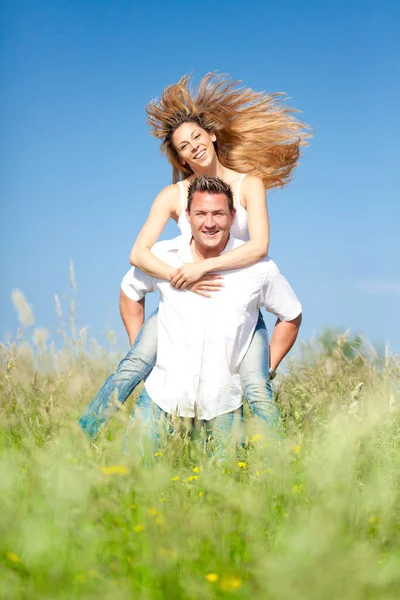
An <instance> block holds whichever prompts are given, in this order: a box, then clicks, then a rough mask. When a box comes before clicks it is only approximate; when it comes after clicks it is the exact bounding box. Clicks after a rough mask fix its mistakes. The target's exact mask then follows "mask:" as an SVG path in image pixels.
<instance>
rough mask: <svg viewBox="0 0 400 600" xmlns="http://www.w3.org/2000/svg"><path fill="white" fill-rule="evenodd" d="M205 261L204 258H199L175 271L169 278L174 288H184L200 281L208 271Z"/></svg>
mask: <svg viewBox="0 0 400 600" xmlns="http://www.w3.org/2000/svg"><path fill="white" fill-rule="evenodd" d="M204 262H205V261H203V260H199V261H197V262H190V263H185V264H184V265H182V266H181V267H179V269H177V270H176V271H175V273H172V275H171V277H170V278H169V281H170V284H171V285H172V286H173V287H174V288H177V289H180V290H184V289H185V288H187V287H188V285H190V284H191V283H195V282H196V281H199V279H201V278H202V277H203V275H205V274H206V272H207V270H206V269H205V268H204V264H202V263H204Z"/></svg>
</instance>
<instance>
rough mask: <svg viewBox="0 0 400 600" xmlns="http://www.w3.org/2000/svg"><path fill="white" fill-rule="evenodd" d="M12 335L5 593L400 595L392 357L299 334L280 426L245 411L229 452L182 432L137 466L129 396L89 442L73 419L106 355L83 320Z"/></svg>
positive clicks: (1, 472) (4, 472)
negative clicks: (52, 339)
mask: <svg viewBox="0 0 400 600" xmlns="http://www.w3.org/2000/svg"><path fill="white" fill-rule="evenodd" d="M30 323H31V321H30ZM25 335H26V334H25ZM18 338H19V339H17V340H16V341H14V342H9V343H8V344H5V345H2V347H1V419H0V477H1V484H0V485H1V495H0V503H1V506H0V559H1V571H0V597H2V598H6V599H14V598H21V599H24V600H25V599H31V598H32V599H38V600H39V599H40V600H42V599H45V598H49V599H54V598H60V599H64V598H65V599H70V598H71V599H72V598H73V599H78V598H85V599H91V598H93V599H95V598H96V599H97V598H102V599H104V600H108V599H110V600H111V599H112V600H120V599H125V598H126V599H128V598H129V599H130V598H138V599H153V598H154V599H161V598H171V599H177V600H178V599H196V600H197V599H203V598H204V599H207V598H210V599H211V598H262V599H271V600H292V599H293V600H295V599H296V600H297V599H302V598H306V599H307V600H329V599H332V600H333V599H334V600H337V599H339V598H340V599H341V600H358V599H360V600H361V599H375V598H376V599H379V600H381V599H387V600H389V599H395V598H399V597H400V485H399V484H400V409H399V406H400V386H399V382H400V370H399V363H398V361H397V360H396V359H395V358H393V357H391V356H390V355H389V354H387V355H386V356H384V357H380V356H379V355H377V354H376V353H375V351H374V350H373V349H372V348H370V347H368V346H367V345H365V344H363V343H362V342H361V341H360V340H353V341H351V340H350V339H349V338H348V336H334V335H332V334H331V335H330V339H329V343H327V340H326V336H325V337H324V338H323V339H322V342H314V343H310V344H303V348H302V352H301V356H300V357H299V358H297V359H296V360H292V362H291V363H290V365H289V366H288V369H287V373H286V375H285V376H284V377H282V378H281V380H280V381H279V382H278V384H277V391H276V393H277V399H278V402H279V405H280V407H281V410H282V414H283V417H284V421H285V425H286V431H287V437H286V438H285V439H284V440H282V441H281V442H277V441H274V440H273V439H272V438H271V439H270V438H269V437H268V436H265V435H263V437H261V434H260V433H259V430H258V429H257V427H256V424H255V423H254V420H253V419H251V418H248V419H247V443H246V447H245V448H244V449H243V450H242V452H241V455H240V456H239V457H237V456H236V455H232V454H230V455H229V459H228V461H227V462H226V463H224V464H221V463H220V462H218V461H217V460H216V459H214V458H213V457H212V456H211V457H210V456H209V455H208V453H207V452H204V451H203V450H202V447H201V445H199V444H197V445H192V446H190V445H189V444H188V443H187V441H186V440H185V439H182V438H177V439H172V440H168V443H166V445H165V446H164V447H163V448H162V449H161V450H160V452H159V453H158V454H157V456H155V457H153V458H154V462H155V465H154V467H152V468H144V467H143V465H142V460H141V457H140V456H139V455H138V454H135V453H134V452H131V453H130V454H128V455H124V454H122V453H121V442H122V438H123V436H124V433H125V430H126V425H127V423H128V421H129V414H130V411H131V407H132V404H133V402H134V401H135V397H133V398H131V400H130V401H129V402H128V404H127V406H126V408H125V409H123V410H121V411H120V412H119V413H118V415H117V416H116V417H115V418H114V419H113V421H112V422H111V423H110V424H109V425H108V426H107V428H105V429H104V431H102V432H101V434H100V435H99V436H98V438H97V439H96V440H95V441H94V442H93V443H90V442H88V441H87V439H86V438H85V437H84V435H83V434H82V432H81V431H80V429H79V427H78V425H77V423H76V420H77V418H78V416H79V415H80V414H81V412H82V411H83V409H84V408H85V407H86V405H87V403H88V402H89V400H90V399H91V397H92V396H93V394H94V393H95V391H97V389H98V387H99V386H100V385H101V383H102V382H103V379H104V378H105V377H106V375H107V374H108V372H109V370H110V369H111V368H112V366H113V365H114V364H116V362H117V358H116V356H115V355H114V354H112V353H110V352H106V351H105V350H101V349H99V348H98V347H96V348H95V347H93V346H92V347H91V348H89V349H88V344H87V341H86V340H85V335H84V332H81V333H80V335H79V334H76V335H75V337H74V338H73V339H72V340H71V339H69V340H68V339H67V338H65V340H64V344H65V345H64V348H63V349H62V350H57V349H56V348H55V347H54V346H52V345H51V343H49V339H47V335H46V334H45V332H43V331H36V333H34V335H33V338H34V340H35V341H34V342H32V341H30V342H29V343H28V342H27V341H26V340H25V339H24V335H23V334H22V332H21V333H20V334H19V336H18Z"/></svg>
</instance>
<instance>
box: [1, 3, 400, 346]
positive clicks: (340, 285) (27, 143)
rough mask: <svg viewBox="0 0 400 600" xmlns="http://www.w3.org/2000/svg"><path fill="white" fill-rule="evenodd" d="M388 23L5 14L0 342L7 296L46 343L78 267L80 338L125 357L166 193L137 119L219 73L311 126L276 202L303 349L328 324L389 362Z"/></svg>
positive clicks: (346, 6)
mask: <svg viewBox="0 0 400 600" xmlns="http://www.w3.org/2000/svg"><path fill="white" fill-rule="evenodd" d="M399 17H400V8H399V4H398V3H397V2H395V1H394V0H393V1H387V0H379V1H378V0H375V1H371V0H364V1H361V0H359V1H357V0H355V1H350V0H347V1H344V0H336V1H330V0H326V1H325V0H308V1H307V2H300V0H298V1H295V0H287V1H286V2H269V1H261V0H257V1H255V2H252V3H243V2H236V1H232V2H215V1H211V0H205V1H203V2H196V3H194V2H193V3H191V2H189V3H187V2H186V3H182V2H176V1H175V0H173V1H170V2H158V1H157V2H152V3H150V2H131V1H122V0H120V1H118V0H113V1H111V0H110V1H100V0H98V1H96V2H93V1H86V2H84V1H82V0H75V1H68V2H67V1H64V0H58V1H55V0H54V1H52V2H50V1H40V0H38V1H36V2H34V3H32V2H24V1H22V0H21V1H17V2H11V1H8V2H3V15H2V29H3V35H2V38H3V42H2V48H1V53H2V62H1V70H0V83H1V88H2V90H5V93H4V91H3V94H2V99H1V101H0V102H1V111H0V121H1V129H2V132H3V133H2V142H1V147H0V181H1V183H0V192H1V214H2V219H1V225H0V257H1V271H2V284H1V291H2V294H1V304H0V313H1V317H0V337H1V338H4V336H5V335H6V333H7V332H10V333H12V334H15V332H16V330H17V327H18V321H17V317H16V313H15V310H14V308H13V306H12V303H11V291H12V290H13V289H15V288H20V289H21V290H22V291H23V292H24V294H25V295H26V297H27V299H28V301H29V302H30V303H31V304H32V306H33V308H34V311H35V315H36V325H37V326H39V327H47V328H48V329H50V330H51V331H55V329H56V327H57V326H58V318H57V316H56V314H55V310H54V294H55V293H58V294H59V295H60V298H61V302H62V303H63V305H64V309H66V308H67V300H68V298H69V297H70V288H69V275H68V269H69V261H70V259H71V258H72V259H73V261H74V263H75V271H76V279H77V284H78V294H77V321H78V324H79V325H81V326H83V325H87V326H88V327H89V336H94V337H96V338H97V339H99V340H100V341H104V340H105V336H106V331H107V330H108V329H114V330H115V331H116V332H117V336H118V344H119V346H120V347H121V348H126V346H127V340H126V338H125V336H124V331H123V327H122V324H121V323H120V318H119V312H118V294H119V283H120V280H121V278H122V276H123V274H124V272H125V271H126V270H127V268H128V266H129V264H128V256H129V251H130V247H131V245H132V243H133V241H134V240H135V238H136V236H137V233H138V231H139V230H140V227H141V225H142V224H143V222H144V220H145V218H146V215H147V213H148V210H149V207H150V205H151V202H152V200H153V198H154V197H155V195H156V194H157V192H158V191H159V190H160V189H161V188H162V187H164V186H165V185H167V184H168V183H170V181H171V170H170V168H169V165H168V163H167V161H166V159H165V158H164V157H162V156H161V155H160V152H159V145H158V142H157V140H156V139H153V138H151V137H150V136H149V135H148V126H147V124H146V119H145V106H146V104H147V102H149V101H150V100H151V99H152V98H154V97H156V96H158V95H160V93H161V91H162V89H163V87H164V86H165V85H166V84H168V83H173V82H176V81H177V80H178V79H179V78H180V77H181V76H182V75H183V74H185V73H188V72H194V73H195V76H196V79H197V81H198V80H199V79H200V78H201V77H202V76H203V75H204V74H205V73H207V72H208V71H213V70H218V71H220V72H224V73H228V74H229V75H231V76H232V77H233V78H235V79H241V80H242V81H243V82H244V84H246V86H249V87H252V88H254V89H255V90H265V91H284V92H287V93H288V95H289V96H290V97H291V99H290V104H291V105H292V106H295V107H297V108H299V109H301V110H302V111H303V116H302V118H303V119H304V120H305V121H306V122H308V123H310V124H311V125H312V126H313V127H314V130H315V136H314V139H313V140H312V143H311V145H310V147H309V148H308V149H306V150H305V151H304V154H303V158H302V161H301V165H300V167H299V168H298V170H297V172H296V176H295V179H294V181H293V182H292V183H291V184H290V186H288V187H287V188H285V189H283V190H279V191H275V192H273V193H271V194H270V196H269V208H270V215H271V225H272V232H271V246H270V254H271V256H272V257H273V258H274V259H275V261H276V262H277V263H278V265H279V266H280V268H281V271H282V272H283V273H284V274H285V275H286V276H287V278H288V279H289V281H290V282H291V284H292V286H293V288H294V289H295V290H296V292H297V294H298V296H299V298H300V299H301V301H302V303H303V307H304V322H303V327H302V337H303V338H305V339H309V338H310V337H311V336H312V335H313V334H314V333H318V332H320V331H321V330H322V329H323V328H324V327H326V326H328V325H331V326H334V327H339V328H342V329H348V328H350V329H351V330H352V331H353V332H354V333H355V332H362V333H363V334H365V335H366V336H367V337H368V338H369V339H370V340H372V341H373V342H375V343H377V344H384V343H385V342H386V341H390V344H391V347H392V349H393V350H394V351H395V352H400V319H399V318H398V314H397V313H398V307H399V304H400V266H399V263H400V261H399V257H400V241H399V240H400V235H399V221H400V209H399V203H398V196H399V194H398V191H397V187H398V183H397V181H396V175H397V172H398V165H399V163H400V156H399V154H400V153H399V139H400V135H399V134H400V131H399V123H398V119H397V118H396V117H397V110H396V109H395V106H397V105H398V98H399V95H400V84H399V79H398V77H397V78H396V72H398V64H399V63H400V56H399V54H400V52H399V44H398V42H397V40H396V33H397V31H396V30H397V29H398V23H399ZM176 232H177V230H176V227H175V225H174V224H172V223H171V224H170V225H169V226H168V227H167V229H166V231H165V234H164V237H172V236H174V235H176ZM155 302H156V298H154V299H152V300H151V301H150V302H149V303H148V304H149V308H150V309H151V308H152V307H153V306H154V304H155ZM272 323H273V321H272V320H271V319H270V320H269V325H272Z"/></svg>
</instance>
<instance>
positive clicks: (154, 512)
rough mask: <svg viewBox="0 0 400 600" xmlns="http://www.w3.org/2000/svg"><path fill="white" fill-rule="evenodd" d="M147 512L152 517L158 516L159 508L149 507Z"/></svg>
mask: <svg viewBox="0 0 400 600" xmlns="http://www.w3.org/2000/svg"><path fill="white" fill-rule="evenodd" d="M147 514H148V515H150V516H152V517H156V516H157V515H158V510H157V509H156V508H149V509H148V510H147Z"/></svg>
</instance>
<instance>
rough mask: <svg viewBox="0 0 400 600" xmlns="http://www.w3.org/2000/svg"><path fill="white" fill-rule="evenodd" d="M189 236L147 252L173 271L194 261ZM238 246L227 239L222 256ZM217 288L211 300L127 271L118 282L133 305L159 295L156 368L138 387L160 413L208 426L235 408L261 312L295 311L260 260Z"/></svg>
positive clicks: (268, 264) (227, 275) (288, 291)
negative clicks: (152, 294) (241, 370)
mask: <svg viewBox="0 0 400 600" xmlns="http://www.w3.org/2000/svg"><path fill="white" fill-rule="evenodd" d="M190 241H191V240H190V237H189V236H182V235H181V236H179V237H177V238H175V239H173V240H168V241H162V242H158V243H157V244H156V245H155V246H154V247H153V248H152V252H153V253H154V254H155V255H156V256H157V257H158V258H159V259H161V260H162V261H164V262H166V263H167V264H169V265H171V266H172V267H175V268H178V267H180V266H181V265H182V264H184V263H187V262H193V256H192V253H191V249H190ZM243 243H244V242H242V241H241V240H238V239H236V238H234V237H232V236H230V238H229V240H228V243H227V245H226V247H225V250H224V252H228V251H229V250H232V249H234V248H237V247H238V246H240V245H242V244H243ZM223 277H224V280H223V282H224V287H223V289H222V290H221V291H218V292H214V293H212V297H211V298H205V297H203V296H199V295H198V294H195V293H193V292H191V291H186V290H184V291H181V290H177V289H175V288H174V287H172V286H171V285H170V283H169V282H168V281H165V280H161V279H157V278H155V277H151V276H150V275H147V274H146V273H143V272H142V271H140V270H139V269H137V268H132V269H130V270H129V271H128V273H127V274H126V275H125V277H124V279H123V280H122V283H121V288H122V290H123V292H124V293H125V294H126V295H127V296H128V297H129V298H131V299H132V300H135V301H137V300H141V299H142V298H143V297H144V296H145V295H146V294H148V293H149V292H154V291H157V290H159V291H160V306H159V312H158V343H157V362H156V364H155V366H154V368H153V370H152V372H151V373H150V375H149V377H148V378H147V380H146V383H145V387H146V390H147V392H148V394H149V395H150V397H151V398H152V400H153V402H155V403H156V404H157V405H158V406H159V407H160V408H161V409H162V410H164V411H165V412H167V413H176V414H178V415H180V416H181V417H194V416H196V417H197V418H199V419H206V420H210V419H213V418H214V417H216V416H218V415H222V414H225V413H228V412H231V411H233V410H236V409H237V408H239V407H240V406H241V404H242V397H243V391H242V386H241V383H240V377H239V374H238V370H239V366H240V363H241V360H242V359H243V357H244V355H245V354H246V352H247V349H248V347H249V345H250V342H251V338H252V335H253V333H254V329H255V327H256V324H257V320H258V314H259V309H260V308H261V307H262V306H263V307H264V308H265V309H266V310H267V311H268V312H271V313H273V314H274V315H276V316H277V317H278V318H279V319H280V320H281V321H291V320H292V319H295V318H296V317H297V316H298V315H299V314H300V313H301V305H300V302H299V301H298V299H297V297H296V295H295V293H294V291H293V290H292V288H291V287H290V285H289V283H288V282H287V281H286V279H285V278H284V277H283V275H281V273H280V271H279V269H278V267H277V266H276V264H275V263H274V262H273V261H272V260H271V259H270V258H268V257H267V258H265V259H264V260H261V261H260V262H258V263H257V264H255V265H253V266H251V267H247V268H245V269H234V270H231V271H224V272H223Z"/></svg>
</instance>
